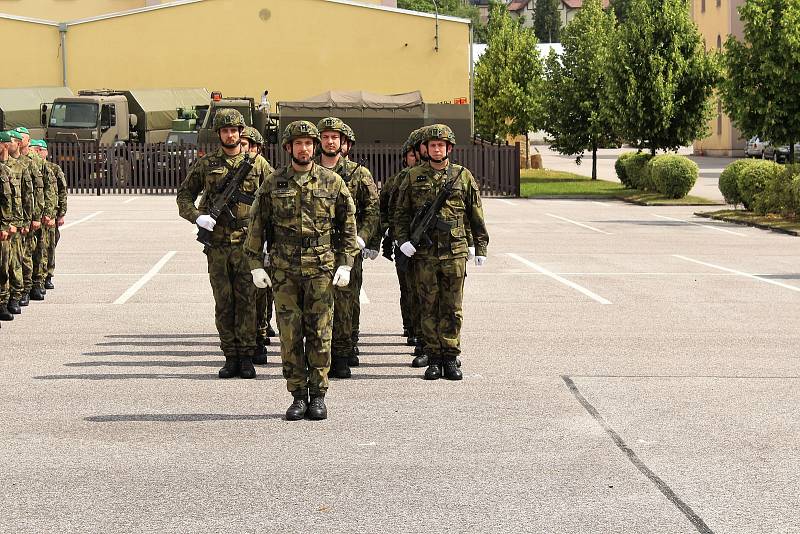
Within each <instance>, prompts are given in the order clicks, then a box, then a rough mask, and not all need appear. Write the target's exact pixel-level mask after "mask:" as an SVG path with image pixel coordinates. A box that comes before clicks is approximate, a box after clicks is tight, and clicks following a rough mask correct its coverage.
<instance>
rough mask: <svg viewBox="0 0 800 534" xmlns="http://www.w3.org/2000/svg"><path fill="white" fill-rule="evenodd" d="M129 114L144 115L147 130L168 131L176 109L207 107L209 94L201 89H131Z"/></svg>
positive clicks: (174, 117)
mask: <svg viewBox="0 0 800 534" xmlns="http://www.w3.org/2000/svg"><path fill="white" fill-rule="evenodd" d="M128 93H130V97H129V102H131V108H132V109H131V110H130V111H131V113H136V114H137V115H141V114H143V115H144V122H145V124H146V125H147V130H169V129H170V128H172V120H173V119H176V118H177V117H178V113H177V109H178V108H188V107H192V106H207V105H208V103H209V101H210V100H211V93H210V92H208V91H207V90H206V89H203V88H196V87H189V88H178V89H131V90H130V91H128Z"/></svg>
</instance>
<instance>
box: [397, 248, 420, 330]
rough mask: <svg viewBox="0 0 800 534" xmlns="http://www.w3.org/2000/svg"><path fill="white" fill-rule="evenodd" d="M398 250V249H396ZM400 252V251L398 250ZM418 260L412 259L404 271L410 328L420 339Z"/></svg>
mask: <svg viewBox="0 0 800 534" xmlns="http://www.w3.org/2000/svg"><path fill="white" fill-rule="evenodd" d="M398 252H399V250H398ZM399 253H400V254H402V252H399ZM417 269H418V262H416V261H412V262H411V263H410V265H409V268H408V271H407V272H406V277H407V279H406V280H407V282H408V293H409V300H410V303H409V307H410V308H411V330H412V332H413V333H414V336H415V337H418V338H420V340H421V339H422V303H421V302H420V301H419V283H418V281H417Z"/></svg>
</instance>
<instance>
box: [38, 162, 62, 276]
mask: <svg viewBox="0 0 800 534" xmlns="http://www.w3.org/2000/svg"><path fill="white" fill-rule="evenodd" d="M34 161H35V162H36V164H37V165H38V166H39V169H40V173H41V175H42V181H43V184H44V187H43V189H42V191H43V197H44V198H43V204H42V218H44V217H49V218H50V219H53V220H55V218H56V211H57V209H58V183H57V180H58V177H57V175H55V174H53V172H52V171H51V169H50V166H49V165H48V163H47V161H45V160H44V158H42V157H41V156H40V155H39V154H35V159H34ZM38 234H39V238H38V240H37V244H36V249H35V250H34V252H33V287H34V288H35V289H37V290H39V292H41V291H42V290H44V284H45V280H46V279H47V272H48V271H47V268H48V262H49V259H48V253H49V250H50V245H51V243H52V241H53V240H54V239H55V227H48V226H47V225H46V224H45V223H44V222H42V227H41V228H40V229H39V232H38Z"/></svg>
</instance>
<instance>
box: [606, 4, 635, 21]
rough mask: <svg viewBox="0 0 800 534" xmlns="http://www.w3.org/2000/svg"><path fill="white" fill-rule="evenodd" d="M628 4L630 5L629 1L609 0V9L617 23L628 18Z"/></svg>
mask: <svg viewBox="0 0 800 534" xmlns="http://www.w3.org/2000/svg"><path fill="white" fill-rule="evenodd" d="M628 4H630V0H611V4H610V5H609V8H610V9H611V10H613V11H614V15H615V16H616V17H617V22H620V23H622V22H625V19H626V18H628V16H627V10H628Z"/></svg>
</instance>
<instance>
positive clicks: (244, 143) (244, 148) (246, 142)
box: [239, 137, 250, 152]
mask: <svg viewBox="0 0 800 534" xmlns="http://www.w3.org/2000/svg"><path fill="white" fill-rule="evenodd" d="M239 144H240V145H242V152H249V151H250V141H249V140H247V139H245V138H244V137H242V138H241V139H240V140H239Z"/></svg>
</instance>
